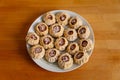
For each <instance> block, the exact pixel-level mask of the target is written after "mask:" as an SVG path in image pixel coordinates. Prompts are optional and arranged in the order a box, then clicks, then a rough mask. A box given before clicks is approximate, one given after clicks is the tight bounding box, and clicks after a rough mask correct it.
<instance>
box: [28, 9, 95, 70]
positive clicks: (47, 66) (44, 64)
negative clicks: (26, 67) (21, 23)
mask: <svg viewBox="0 0 120 80" xmlns="http://www.w3.org/2000/svg"><path fill="white" fill-rule="evenodd" d="M50 12H51V13H53V14H56V13H57V12H66V13H68V14H69V15H70V16H79V17H80V18H81V19H82V21H83V25H87V26H88V27H89V29H90V32H91V34H90V36H89V38H90V39H91V40H92V41H93V44H94V42H95V40H94V33H93V30H92V28H91V26H90V24H89V23H88V22H87V20H85V19H84V18H83V17H82V16H80V15H79V14H77V13H75V12H72V11H68V10H54V11H50ZM42 16H43V15H40V16H39V17H38V18H37V19H36V20H35V21H34V22H33V23H32V25H31V26H30V28H29V30H28V32H34V27H35V26H36V24H38V23H39V22H41V21H42ZM26 46H27V50H28V52H29V48H30V46H29V45H28V44H26ZM92 51H93V50H91V51H89V55H90V56H91V54H92ZM32 60H33V61H34V62H35V63H36V64H37V65H38V66H40V67H42V68H44V69H46V70H48V71H52V72H68V71H72V70H74V69H77V68H79V67H80V65H77V64H73V66H72V67H71V68H70V69H67V70H63V69H61V68H59V67H58V65H57V63H54V64H53V63H49V62H47V61H46V60H45V59H44V58H43V59H39V60H38V59H33V58H32Z"/></svg>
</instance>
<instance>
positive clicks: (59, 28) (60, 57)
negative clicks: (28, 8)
mask: <svg viewBox="0 0 120 80" xmlns="http://www.w3.org/2000/svg"><path fill="white" fill-rule="evenodd" d="M90 34H91V32H90V29H89V27H88V26H87V25H84V24H83V21H82V19H81V18H80V17H79V16H70V15H69V14H68V13H66V12H57V13H51V12H47V13H45V14H44V15H43V16H42V21H40V22H39V23H38V24H37V25H35V27H34V32H28V34H27V36H26V38H25V39H26V43H27V44H28V45H30V50H29V53H30V55H31V57H32V58H33V59H42V58H43V59H45V60H46V61H47V62H49V63H51V64H53V63H56V65H58V67H59V68H61V69H70V68H71V67H72V66H73V65H74V64H77V65H83V64H85V63H86V62H87V61H88V60H89V57H90V55H89V51H91V50H92V49H93V46H94V44H93V41H92V40H91V39H90V38H89V36H90Z"/></svg>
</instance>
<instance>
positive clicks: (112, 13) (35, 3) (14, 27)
mask: <svg viewBox="0 0 120 80" xmlns="http://www.w3.org/2000/svg"><path fill="white" fill-rule="evenodd" d="M57 9H66V10H71V11H75V12H77V13H79V14H80V15H82V16H83V17H84V18H86V19H87V20H88V21H89V23H90V24H91V25H92V28H93V30H94V33H95V40H96V43H95V49H94V52H93V55H92V56H91V58H90V60H89V62H88V63H87V64H85V65H84V66H82V67H81V68H79V69H76V70H74V71H71V72H67V73H53V72H49V71H46V70H44V69H42V68H40V67H38V66H37V65H36V64H35V63H34V62H33V61H32V60H31V59H30V57H29V55H28V53H27V50H26V46H25V36H26V33H27V30H28V28H29V26H30V25H31V23H32V22H33V21H34V20H35V19H36V18H37V17H38V16H39V15H41V14H42V13H45V12H47V11H50V10H57ZM0 80H120V0H55V1H54V0H0Z"/></svg>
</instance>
